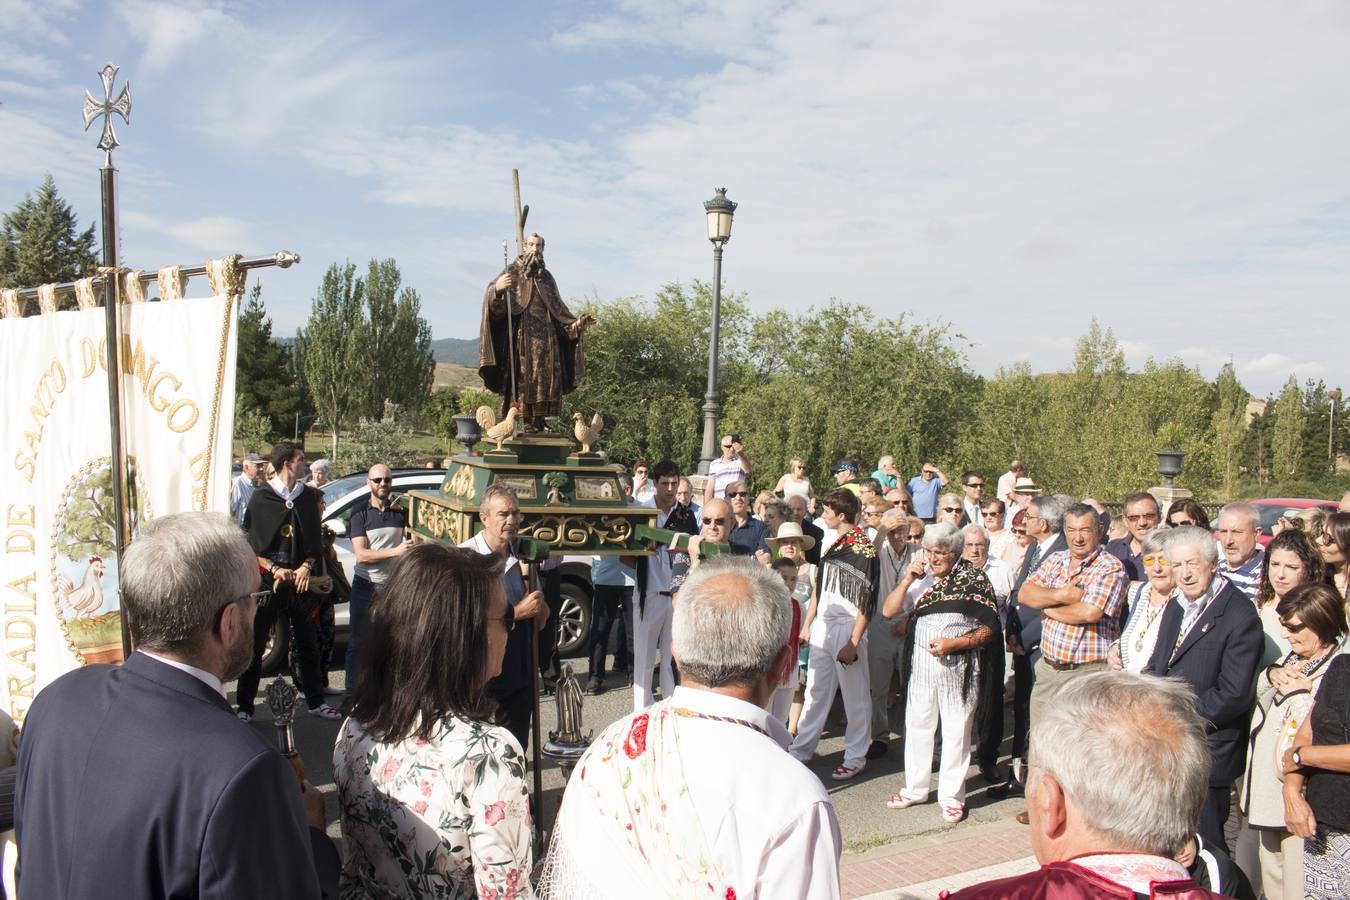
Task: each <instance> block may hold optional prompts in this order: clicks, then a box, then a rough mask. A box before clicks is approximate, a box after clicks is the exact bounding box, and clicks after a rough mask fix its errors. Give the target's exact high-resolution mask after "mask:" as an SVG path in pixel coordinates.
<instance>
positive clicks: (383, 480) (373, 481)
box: [370, 477, 394, 484]
mask: <svg viewBox="0 0 1350 900" xmlns="http://www.w3.org/2000/svg"><path fill="white" fill-rule="evenodd" d="M370 483H371V484H393V483H394V479H393V478H392V477H391V478H372V479H370Z"/></svg>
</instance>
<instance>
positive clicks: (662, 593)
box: [656, 591, 675, 597]
mask: <svg viewBox="0 0 1350 900" xmlns="http://www.w3.org/2000/svg"><path fill="white" fill-rule="evenodd" d="M656 596H658V597H674V596H675V592H674V591H657V592H656Z"/></svg>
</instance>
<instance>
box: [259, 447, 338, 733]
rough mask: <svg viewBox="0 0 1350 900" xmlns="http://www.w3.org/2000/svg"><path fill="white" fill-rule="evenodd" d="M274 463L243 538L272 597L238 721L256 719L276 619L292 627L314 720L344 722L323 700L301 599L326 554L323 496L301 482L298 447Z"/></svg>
mask: <svg viewBox="0 0 1350 900" xmlns="http://www.w3.org/2000/svg"><path fill="white" fill-rule="evenodd" d="M270 461H271V463H272V468H273V469H275V470H276V473H277V474H276V475H274V476H272V477H271V478H269V479H268V480H267V483H266V484H264V485H263V486H262V487H260V488H258V489H257V490H256V491H254V492H253V496H252V497H250V498H249V501H248V510H247V511H246V512H245V513H244V533H245V534H246V535H248V542H249V545H250V546H251V547H253V553H254V555H255V556H256V557H257V562H258V567H259V568H260V569H262V570H263V571H264V572H266V573H267V578H268V584H267V587H268V588H269V589H270V590H271V591H272V593H273V598H272V602H271V603H269V604H267V606H265V607H263V608H262V609H260V610H258V615H257V616H255V617H254V619H253V662H252V663H250V664H249V667H248V668H247V669H246V670H244V674H242V675H240V676H239V684H238V686H237V688H236V690H235V700H236V701H238V703H239V718H241V719H243V720H244V721H245V722H247V721H250V720H251V719H252V718H253V701H254V699H255V698H256V697H257V695H258V682H259V680H261V678H262V658H263V650H265V649H266V647H267V642H268V640H269V639H270V638H271V636H272V624H273V622H275V620H276V617H277V616H284V617H285V618H286V620H287V621H288V622H289V623H290V626H291V636H292V637H293V638H294V640H295V645H296V650H297V655H298V656H299V657H300V675H301V682H300V689H301V690H302V691H303V692H304V694H305V703H306V705H307V706H308V708H309V712H310V715H313V716H318V717H319V718H321V719H334V720H335V719H341V718H342V713H340V712H338V710H336V709H334V708H333V707H331V706H329V705H328V704H327V703H325V702H324V699H323V679H322V678H321V677H320V675H319V640H318V636H317V635H316V634H315V633H314V623H313V622H311V621H310V618H309V603H308V602H307V601H305V600H303V599H302V598H303V597H304V595H305V594H307V593H309V579H310V576H311V575H313V574H314V569H315V568H316V567H317V566H318V564H319V557H320V555H322V553H323V532H322V530H321V527H320V524H319V519H320V513H319V503H320V502H321V498H322V497H323V494H322V493H321V492H320V491H318V490H315V489H314V488H311V487H306V486H305V485H304V484H303V483H302V482H301V480H300V475H301V473H302V472H303V471H304V469H305V451H304V449H303V448H301V447H300V446H299V445H298V444H292V443H289V442H282V443H280V444H277V445H276V446H275V447H273V448H272V455H271V457H270Z"/></svg>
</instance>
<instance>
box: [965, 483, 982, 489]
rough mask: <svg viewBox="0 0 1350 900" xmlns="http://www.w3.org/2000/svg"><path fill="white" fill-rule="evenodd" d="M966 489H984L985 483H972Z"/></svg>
mask: <svg viewBox="0 0 1350 900" xmlns="http://www.w3.org/2000/svg"><path fill="white" fill-rule="evenodd" d="M966 487H968V488H982V487H984V482H983V481H972V482H970V483H969V484H967V485H966Z"/></svg>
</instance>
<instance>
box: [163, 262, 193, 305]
mask: <svg viewBox="0 0 1350 900" xmlns="http://www.w3.org/2000/svg"><path fill="white" fill-rule="evenodd" d="M181 269H182V266H165V267H164V268H162V269H160V270H159V299H160V300H182V299H183V292H184V291H185V290H187V279H186V278H184V277H183V275H182V272H181Z"/></svg>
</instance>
